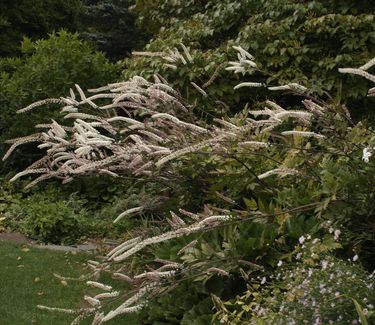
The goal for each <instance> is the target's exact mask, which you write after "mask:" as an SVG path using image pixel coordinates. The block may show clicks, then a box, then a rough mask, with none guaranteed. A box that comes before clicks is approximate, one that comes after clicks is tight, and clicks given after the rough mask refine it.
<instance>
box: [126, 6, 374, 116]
mask: <svg viewBox="0 0 375 325" xmlns="http://www.w3.org/2000/svg"><path fill="white" fill-rule="evenodd" d="M136 10H137V11H138V12H139V14H140V18H139V20H140V22H141V23H142V24H143V26H144V28H149V30H150V31H151V32H153V33H154V38H153V39H152V41H151V42H150V43H149V44H148V45H147V47H146V48H147V50H148V51H154V52H160V51H167V50H168V49H172V50H173V48H174V47H179V43H181V42H182V43H184V44H186V45H188V46H189V47H190V48H191V50H192V51H193V54H194V57H195V60H194V64H193V65H191V66H189V65H187V66H186V65H183V64H179V65H178V69H177V70H176V71H173V70H171V69H169V68H167V67H166V66H163V63H168V62H165V61H163V60H159V61H158V60H155V59H154V58H147V57H141V58H131V59H129V60H127V61H125V62H126V65H127V69H126V70H125V71H124V76H125V77H129V76H132V75H135V74H141V75H142V76H145V77H148V76H150V75H152V74H153V73H155V71H156V72H160V73H161V74H162V75H163V76H164V77H166V78H167V80H168V81H169V82H170V83H171V84H173V85H176V86H178V87H179V89H180V91H183V92H184V95H185V94H186V96H188V97H193V98H194V96H196V95H197V92H196V91H194V90H193V91H190V92H188V91H187V89H185V88H187V85H189V83H190V82H191V81H193V82H195V83H197V84H198V85H199V86H202V85H204V84H205V83H206V82H207V81H208V80H209V79H210V77H211V76H212V75H213V74H215V71H216V72H217V73H218V74H219V75H218V78H217V80H216V81H215V82H214V83H213V84H212V85H207V86H206V87H204V88H205V90H206V91H207V93H208V94H209V96H211V97H212V98H216V99H217V100H223V99H225V100H224V102H227V103H228V104H234V103H237V104H238V102H239V101H240V98H239V97H238V94H235V93H234V92H233V86H234V85H235V83H236V81H237V80H238V79H237V78H235V77H233V76H232V75H230V74H229V73H228V72H227V71H224V69H223V68H224V67H223V66H220V64H222V63H223V62H224V61H226V60H227V58H228V57H229V58H232V60H233V57H232V54H231V53H230V52H229V51H228V49H230V47H231V45H236V44H237V45H241V46H242V47H243V48H245V49H246V50H248V51H249V52H250V53H251V54H252V55H254V57H255V58H256V59H257V62H258V63H259V66H260V68H261V70H262V72H263V73H262V74H260V75H259V73H257V72H255V75H254V77H255V78H252V80H253V81H262V82H266V83H268V84H273V83H274V82H276V81H277V82H280V83H284V82H293V81H295V82H298V83H300V84H303V85H305V86H308V88H309V89H311V90H313V91H316V92H318V93H319V94H322V93H323V92H324V91H328V92H329V93H330V95H331V96H333V97H334V98H336V99H337V100H339V99H341V98H342V99H344V100H346V101H348V100H350V101H353V100H357V101H354V103H353V105H354V106H353V105H351V106H353V107H352V108H355V109H360V110H361V114H363V113H364V107H363V105H364V101H363V97H364V95H365V94H366V91H367V88H368V87H367V85H368V83H367V82H366V81H364V80H357V79H353V78H352V77H350V76H349V77H342V76H339V74H338V71H337V69H338V68H340V67H343V66H353V67H355V66H360V65H362V64H364V63H365V62H367V61H368V60H369V59H371V58H372V57H373V56H374V55H375V34H374V27H375V17H374V15H373V13H372V10H371V5H370V4H369V3H368V2H367V1H357V2H355V3H353V1H324V0H322V1H318V0H314V1H307V2H306V1H297V2H296V1H280V0H272V1H253V0H238V1H219V2H217V1H208V2H202V1H194V0H191V1H137V6H136ZM217 69H218V70H217ZM343 89H345V91H343ZM266 96H267V97H270V96H271V94H265V93H264V92H262V91H259V92H254V95H253V96H252V101H256V100H257V99H261V98H265V97H266ZM273 96H275V94H273ZM284 100H285V99H284ZM293 100H294V99H293V98H292V99H289V102H292V103H293ZM216 106H217V105H216ZM237 107H238V106H237ZM205 109H206V110H207V109H208V108H207V107H206V108H205ZM232 109H233V108H232ZM210 111H217V109H216V110H215V108H212V107H211V109H210ZM366 113H368V114H371V112H368V111H366Z"/></svg>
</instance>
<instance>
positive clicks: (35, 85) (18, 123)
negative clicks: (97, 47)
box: [0, 31, 119, 169]
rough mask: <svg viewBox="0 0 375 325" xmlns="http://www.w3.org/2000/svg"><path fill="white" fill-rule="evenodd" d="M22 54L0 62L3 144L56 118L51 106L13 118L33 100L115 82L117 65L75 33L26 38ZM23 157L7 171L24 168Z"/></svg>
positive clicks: (62, 32) (0, 125)
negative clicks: (34, 126)
mask: <svg viewBox="0 0 375 325" xmlns="http://www.w3.org/2000/svg"><path fill="white" fill-rule="evenodd" d="M22 53H23V54H22V56H21V57H17V58H3V59H1V61H0V71H1V75H0V93H1V97H0V105H1V111H0V136H1V139H2V142H3V141H4V140H5V139H9V138H10V137H19V136H23V135H25V134H27V133H29V132H30V130H31V128H32V127H33V123H34V122H35V121H40V122H42V121H44V122H46V123H49V122H50V121H51V118H56V117H57V116H58V112H57V111H56V110H54V109H53V106H51V107H50V108H49V109H48V113H47V112H46V110H44V111H39V112H38V113H37V114H33V115H32V116H25V117H19V116H16V110H18V109H20V108H22V107H24V106H26V105H28V104H29V103H30V102H33V101H36V100H42V99H45V98H49V97H59V96H60V94H61V92H68V91H69V88H71V87H73V86H74V84H75V83H79V84H81V85H84V87H87V88H91V87H95V86H98V85H100V84H102V83H107V82H111V81H115V80H116V78H117V73H118V71H119V66H118V65H116V64H112V63H110V62H109V61H108V59H107V58H105V56H104V55H103V54H101V53H99V52H95V51H94V50H93V48H92V46H90V45H89V44H88V43H87V42H84V41H81V40H80V39H79V38H78V35H77V34H70V33H67V32H65V31H61V32H59V33H57V34H51V35H50V37H49V38H48V39H46V40H39V41H36V42H32V41H31V40H29V39H25V40H24V41H23V43H22ZM2 149H3V150H4V147H3V148H2ZM29 154H32V152H30V153H29ZM35 154H36V153H35V152H34V155H35ZM23 156H24V159H23V161H22V162H21V161H17V160H18V158H16V156H15V159H14V160H12V162H11V163H12V164H15V166H8V169H9V167H12V168H19V167H21V166H25V164H27V163H28V162H29V161H30V160H28V159H29V158H28V157H27V156H26V157H25V152H24V153H23ZM18 157H19V156H18ZM34 157H35V156H34ZM17 166H18V167H17Z"/></svg>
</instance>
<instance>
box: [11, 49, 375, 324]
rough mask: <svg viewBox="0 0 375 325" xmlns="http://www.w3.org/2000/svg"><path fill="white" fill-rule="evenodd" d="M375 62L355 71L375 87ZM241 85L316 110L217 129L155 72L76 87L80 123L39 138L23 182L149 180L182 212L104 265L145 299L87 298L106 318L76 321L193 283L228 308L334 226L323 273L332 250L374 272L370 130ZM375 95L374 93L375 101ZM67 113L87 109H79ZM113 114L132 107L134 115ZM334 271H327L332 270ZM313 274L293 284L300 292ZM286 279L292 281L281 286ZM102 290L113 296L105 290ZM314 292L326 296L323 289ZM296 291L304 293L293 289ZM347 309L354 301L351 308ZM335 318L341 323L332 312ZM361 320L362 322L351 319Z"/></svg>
mask: <svg viewBox="0 0 375 325" xmlns="http://www.w3.org/2000/svg"><path fill="white" fill-rule="evenodd" d="M181 47H182V49H183V50H182V51H183V54H182V52H181V53H180V52H179V54H177V52H176V53H174V54H171V57H173V58H174V59H175V60H176V62H180V61H181V62H184V61H186V62H187V61H189V62H190V63H192V62H193V61H194V58H193V57H191V53H190V52H189V50H188V49H187V48H184V47H183V46H182V45H181ZM234 48H235V50H236V51H237V54H238V60H237V61H232V62H229V66H228V68H230V69H229V70H234V71H238V70H239V71H240V72H242V73H244V74H245V75H248V76H249V75H250V76H253V73H254V71H257V72H258V73H261V71H260V69H259V66H258V64H257V63H256V62H255V61H254V58H253V57H252V56H251V54H250V53H248V52H247V51H245V50H244V49H243V48H241V47H239V46H235V47H234ZM171 57H170V58H171ZM374 64H375V61H374V60H371V61H370V62H369V63H368V64H366V65H364V66H361V67H360V68H358V69H342V70H341V72H343V73H354V74H359V75H361V76H364V77H366V78H367V79H369V80H372V81H375V77H374V76H373V75H371V74H369V73H368V72H367V70H369V69H370V68H371V67H372V66H373V65H374ZM249 79H250V77H249ZM250 80H251V79H250ZM191 86H192V87H193V88H194V89H196V90H198V91H199V93H200V94H201V96H202V97H203V100H210V98H209V96H208V94H207V93H206V92H205V91H204V89H202V88H200V87H199V86H197V85H194V84H193V85H191ZM241 88H261V89H263V91H288V92H290V93H291V94H294V95H297V96H299V97H301V98H303V100H302V102H301V103H299V104H298V105H297V104H295V105H294V107H293V109H286V108H283V107H282V106H280V105H279V104H277V103H276V102H273V101H270V100H268V101H265V102H263V103H259V104H258V105H255V107H251V108H249V107H246V108H245V109H244V110H243V111H241V112H240V113H238V114H236V115H233V116H230V117H228V116H225V117H222V118H220V119H218V118H212V121H210V120H209V119H206V118H202V119H199V118H198V117H197V115H195V114H192V112H191V110H189V109H188V108H190V107H189V106H188V104H187V101H186V100H185V99H183V98H182V96H181V95H180V94H179V93H178V92H177V91H176V90H174V89H173V88H172V87H171V86H170V85H169V84H168V83H167V81H166V80H165V79H163V78H162V77H161V76H159V75H155V76H154V81H153V82H152V81H148V80H146V79H144V78H142V77H139V76H138V77H134V78H132V79H130V80H128V81H125V82H119V83H116V84H109V85H107V86H104V87H101V88H99V89H96V90H91V92H93V93H94V94H90V95H89V94H85V93H84V92H83V90H82V89H81V88H80V87H79V86H76V93H77V94H76V93H75V92H73V91H72V92H71V93H70V96H68V97H61V98H60V99H59V100H58V104H60V105H61V106H62V107H63V108H62V109H61V113H62V115H63V116H64V117H65V120H68V121H69V119H72V123H70V124H68V125H63V124H62V123H61V124H60V123H58V122H53V123H51V124H48V125H44V126H43V128H45V129H46V132H44V133H43V134H42V135H40V134H34V135H33V137H35V138H34V139H33V140H35V141H36V142H39V143H41V146H40V147H41V148H46V150H47V151H46V154H45V156H44V157H43V158H42V159H40V160H38V161H36V162H35V163H33V164H32V165H31V166H29V167H28V168H27V169H26V170H24V171H23V172H20V173H18V174H17V175H15V176H14V177H13V178H12V181H15V180H16V179H18V178H20V177H23V176H25V175H28V174H37V175H39V176H38V177H37V178H35V180H34V181H33V182H32V183H30V184H29V185H30V186H32V185H36V184H38V183H39V182H41V181H44V180H46V179H50V178H59V179H62V180H63V181H64V182H69V181H71V180H72V179H73V178H74V177H77V176H90V175H100V174H103V175H110V176H113V177H118V178H119V179H121V177H124V178H126V179H129V178H136V179H140V180H142V181H143V182H145V183H146V182H148V183H149V184H152V185H150V188H151V189H152V190H153V191H158V192H157V193H158V194H159V197H162V194H163V195H168V197H169V198H170V199H172V200H173V202H179V203H180V204H181V205H179V206H177V207H176V206H175V207H174V211H166V210H164V211H163V210H161V215H160V217H159V218H158V219H156V220H152V221H153V223H152V224H151V225H152V226H153V227H152V228H151V229H146V230H144V231H143V232H141V233H140V234H139V233H138V236H137V235H136V236H134V238H131V239H129V240H127V241H126V242H124V243H122V244H121V245H119V246H118V247H116V248H115V249H113V250H112V251H111V252H109V253H108V254H107V259H106V260H105V261H104V262H102V263H98V262H90V264H91V266H92V268H93V275H95V276H97V275H98V274H99V273H100V272H101V271H102V270H107V271H109V272H110V273H111V274H112V276H113V277H114V278H116V279H119V280H124V281H126V282H127V283H128V284H129V285H131V286H132V290H130V291H129V296H126V298H124V300H122V301H121V302H119V301H118V300H115V301H114V304H113V306H114V307H112V310H109V309H107V305H106V304H104V302H102V299H104V298H113V297H117V296H118V295H119V294H120V293H119V291H111V292H107V293H104V294H103V295H98V296H95V297H86V298H85V299H86V300H87V301H88V302H89V303H90V304H91V305H92V306H93V307H94V308H93V309H87V310H86V311H80V310H76V311H71V312H72V313H74V312H76V313H78V314H79V315H78V316H77V317H78V318H77V320H79V319H80V317H85V316H87V315H88V314H89V313H91V314H95V315H94V321H93V322H94V324H96V323H98V324H102V323H104V322H106V321H109V320H111V319H113V318H115V317H116V316H119V315H121V314H127V313H133V312H137V311H140V310H142V309H143V308H144V307H145V306H146V305H147V304H149V300H150V299H151V298H154V297H159V296H161V295H162V294H163V293H165V292H166V291H167V292H168V291H169V290H172V288H173V287H174V286H175V285H178V284H179V283H180V282H182V281H184V280H188V281H189V280H190V281H192V280H194V281H195V282H198V283H199V282H201V283H202V284H204V285H205V286H206V288H207V290H208V292H209V293H215V292H216V294H217V295H220V297H219V299H220V300H222V299H225V300H230V299H233V298H234V296H235V295H236V294H237V291H238V290H242V291H245V290H246V282H245V281H244V280H247V279H249V276H250V275H252V274H254V273H257V274H261V275H262V277H264V276H268V275H269V274H270V272H272V271H274V272H277V267H278V265H280V263H284V262H283V261H291V260H292V258H293V256H294V250H295V246H296V244H297V243H298V241H299V242H300V243H301V244H303V243H304V241H305V239H306V238H304V236H311V237H318V238H323V239H324V238H325V237H326V235H327V234H328V233H330V232H331V231H330V228H328V229H327V227H326V226H325V225H326V221H328V222H329V223H330V226H331V227H334V228H333V229H336V228H338V227H339V228H340V229H341V231H342V232H343V236H342V246H340V245H338V244H337V243H336V242H335V238H333V239H332V238H331V239H330V240H327V241H326V240H324V241H323V244H324V245H319V249H318V250H317V251H313V252H312V253H314V254H315V255H316V256H317V257H316V258H315V257H314V258H313V257H311V258H310V260H309V259H308V258H307V259H306V261H305V262H306V263H307V264H308V265H310V264H313V266H315V267H316V269H319V268H318V267H317V266H316V265H315V264H314V263H316V260H319V258H322V257H323V258H324V257H326V256H327V254H328V253H332V254H336V255H337V258H338V257H340V258H341V259H342V258H343V259H345V258H347V257H348V256H352V255H353V252H356V254H358V255H359V259H360V260H363V262H364V265H365V266H366V267H368V268H371V267H372V266H371V263H372V261H373V258H370V256H373V252H374V250H373V247H374V246H373V245H374V244H373V232H372V230H371V229H370V228H367V227H366V229H364V228H363V227H361V224H362V225H363V224H364V223H368V224H372V223H373V220H372V219H373V218H372V215H373V204H372V196H371V194H369V193H372V191H371V189H372V183H371V182H369V175H372V174H373V168H374V161H373V160H372V159H371V156H372V154H373V150H374V149H373V146H374V144H373V135H372V133H371V130H370V128H368V127H366V125H364V124H363V123H357V124H354V123H353V122H352V120H351V118H350V114H349V112H348V110H347V109H346V107H345V106H342V105H338V104H337V103H335V102H324V101H323V100H322V99H321V98H318V97H313V96H312V95H311V94H310V93H309V91H308V90H307V89H306V87H304V86H302V85H300V84H296V83H286V84H277V83H275V85H270V84H267V83H264V82H263V83H261V82H257V81H249V80H248V79H245V81H244V82H241V83H240V84H238V85H236V86H235V89H234V90H237V89H241ZM373 92H374V90H373V89H372V90H370V95H372V94H373ZM77 98H80V99H81V101H80V102H78V100H77ZM46 103H48V101H47V102H45V101H44V102H38V103H36V104H34V105H30V106H28V107H26V108H24V109H22V110H21V111H20V112H24V113H27V114H30V110H32V109H35V108H36V107H37V106H40V105H43V104H46ZM67 103H68V104H69V103H73V104H74V107H68V109H67V108H66V104H67ZM71 106H72V105H71ZM113 108H116V109H117V108H120V109H122V110H123V111H124V112H125V114H126V116H123V115H121V114H118V111H115V110H113ZM87 112H94V113H95V115H94V114H87ZM121 113H122V112H121ZM28 141H30V138H26V139H16V140H14V141H13V145H12V146H11V148H10V149H9V151H8V153H7V155H6V156H9V154H11V152H12V151H13V150H15V149H16V148H17V147H18V146H19V145H21V144H23V143H24V142H28ZM197 176H199V177H197ZM196 177H197V178H199V184H201V187H200V191H199V192H198V193H197V196H196V197H195V198H194V199H195V200H191V199H190V196H191V194H190V193H189V194H185V192H184V191H187V190H190V189H191V187H190V186H191V184H192V183H194V181H195V182H196V181H197V180H196V179H195V178H196ZM186 184H188V185H186ZM195 184H197V183H195ZM176 188H177V189H178V190H177V191H175V189H176ZM353 188H354V189H355V190H354V191H353ZM151 193H154V192H151ZM175 195H176V196H175ZM192 196H193V197H194V194H193V195H192ZM186 197H188V198H189V199H188V200H186ZM139 202H141V201H139ZM186 202H201V203H202V204H203V206H202V207H201V208H199V207H196V206H195V207H194V210H191V211H186V210H184V209H181V207H182V208H184V206H183V204H186ZM152 207H153V206H152V205H150V206H147V205H139V206H129V207H127V210H125V211H124V212H122V213H121V214H120V215H119V216H118V217H117V218H116V220H115V223H116V222H118V221H119V220H121V219H124V218H129V217H131V216H133V217H134V216H137V215H140V214H143V213H146V212H147V213H150V212H152ZM167 207H168V208H169V206H168V205H167ZM358 215H360V216H361V219H360V218H358ZM163 218H165V221H166V222H163ZM167 223H168V224H169V226H167ZM336 234H337V233H336V232H335V233H334V236H336ZM331 237H332V236H331ZM350 237H351V238H356V240H355V241H353V240H352V239H350ZM339 249H340V250H339ZM312 253H311V254H312ZM315 255H314V256H315ZM130 258H132V260H131V261H129V260H130ZM311 259H312V260H311ZM367 259H368V261H369V263H367V264H365V263H366V262H367ZM309 263H310V264H309ZM118 264H120V265H121V267H120V268H119V266H118ZM295 264H297V266H296V267H298V263H297V262H296V263H295ZM313 266H312V267H313ZM293 267H294V266H293ZM338 267H339V271H340V270H342V269H345V268H349V269H350V266H347V265H346V264H343V265H341V264H338ZM322 268H323V270H325V267H324V265H322ZM145 269H146V271H145ZM125 270H126V271H125ZM124 272H126V273H127V274H125V273H124ZM358 272H359V271H358ZM317 274H319V272H317ZM358 274H360V272H359V273H358ZM363 274H365V272H364V273H363ZM363 274H362V275H360V279H362V278H363V277H364V276H363ZM299 276H300V275H299V274H297V273H295V274H294V275H293V277H294V278H293V279H292V280H293V281H295V283H296V285H298V284H299V281H300V278H299ZM222 277H223V278H224V280H223V279H221V278H222ZM284 280H285V279H284ZM273 283H274V284H275V285H278V284H279V282H278V281H277V279H276V280H273ZM89 284H92V282H89ZM233 284H236V286H234V285H233ZM92 285H94V286H97V287H99V288H102V289H104V290H111V288H109V287H107V286H105V285H103V284H100V283H95V284H92ZM311 285H312V287H311V288H310V289H311V292H312V294H315V293H314V292H315V291H314V290H315V289H316V286H315V282H314V283H312V284H311ZM218 287H219V289H218ZM191 288H192V290H193V289H194V286H192V287H191ZM234 288H236V289H234ZM287 289H288V291H289V292H292V289H293V288H287ZM347 293H348V294H351V295H353V297H354V298H353V299H354V300H353V302H354V306H355V310H357V313H358V315H360V317H361V319H365V320H366V317H367V316H366V315H365V316H363V315H362V314H363V310H362V307H361V306H360V305H359V307H358V304H359V303H358V300H357V299H359V296H360V295H361V294H366V295H367V292H366V289H365V288H364V287H362V286H361V289H360V292H359V293H358V292H354V291H353V292H352V291H350V292H349V291H348V292H347ZM176 294H177V295H178V293H176ZM265 295H267V293H265ZM193 296H195V294H194V293H193ZM203 296H204V295H203ZM281 296H282V294H281ZM207 297H208V293H207V296H206V297H202V299H204V300H205V302H207V299H206V298H207ZM317 297H318V296H317ZM368 299H369V298H368ZM103 301H104V300H103ZM355 302H357V303H355ZM165 303H166V302H164V304H165ZM150 306H151V305H150ZM205 306H206V307H208V308H209V307H210V306H209V304H208V306H207V305H206V303H205ZM347 306H348V305H347V303H346V302H345V304H344V307H343V308H344V309H345V308H347ZM151 307H152V306H151ZM195 307H197V308H195ZM275 308H277V305H276V307H275ZM187 309H188V310H189V311H191V312H192V313H193V310H194V317H195V318H196V319H200V317H201V316H202V319H205V315H204V314H205V312H206V310H207V308H202V310H200V309H199V308H198V306H194V307H193V308H191V306H189V307H188V308H187ZM187 309H185V310H180V311H176V310H175V311H174V312H173V313H172V315H168V312H167V311H166V312H165V315H164V316H165V317H167V316H171V317H172V318H173V317H175V318H176V319H177V320H180V319H183V318H184V317H188V314H189V312H188V310H187ZM300 309H301V310H303V308H302V307H301V308H300ZM353 310H354V309H353ZM200 312H201V313H202V314H200ZM323 312H324V313H326V312H327V315H328V316H327V317H330V316H331V314H330V312H331V310H328V311H327V310H323V311H322V313H323ZM348 315H349V316H350V317H352V316H353V315H354V314H353V312H352V311H350V312H349V314H348ZM250 316H251V315H250ZM349 316H348V317H349ZM286 317H289V315H288V314H286ZM314 317H315V315H314ZM316 317H318V316H316ZM324 317H326V314H324ZM350 317H349V318H350ZM363 317H364V318H363ZM187 319H188V318H187ZM315 319H316V318H315ZM318 320H319V322H320V318H319V319H318Z"/></svg>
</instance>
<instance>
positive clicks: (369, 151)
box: [362, 147, 374, 163]
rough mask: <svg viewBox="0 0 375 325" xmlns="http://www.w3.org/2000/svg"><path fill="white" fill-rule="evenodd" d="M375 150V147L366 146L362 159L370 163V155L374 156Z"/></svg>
mask: <svg viewBox="0 0 375 325" xmlns="http://www.w3.org/2000/svg"><path fill="white" fill-rule="evenodd" d="M373 150H374V148H369V147H366V148H364V149H363V152H362V160H363V161H364V162H365V163H368V162H369V161H370V157H371V156H372V151H373Z"/></svg>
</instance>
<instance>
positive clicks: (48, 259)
mask: <svg viewBox="0 0 375 325" xmlns="http://www.w3.org/2000/svg"><path fill="white" fill-rule="evenodd" d="M87 259H88V254H84V253H81V254H76V255H73V254H72V253H64V252H56V251H50V250H46V249H36V248H31V247H28V246H16V245H15V244H11V243H4V242H0V263H1V264H0V324H1V325H23V324H38V325H59V324H64V325H65V324H69V323H70V321H71V320H72V319H73V318H74V316H73V317H72V316H70V315H67V314H62V313H56V312H48V311H41V310H39V309H37V308H36V305H38V304H41V305H47V306H55V307H61V308H69V307H79V306H82V305H81V304H82V297H83V294H84V292H85V291H86V290H87V286H86V285H85V284H84V283H82V282H78V281H75V282H68V284H67V285H64V284H62V283H61V282H60V281H59V280H58V279H56V278H55V277H54V276H53V273H54V272H56V273H59V274H62V275H66V276H79V275H80V274H82V272H86V268H85V266H84V262H85V260H87Z"/></svg>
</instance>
